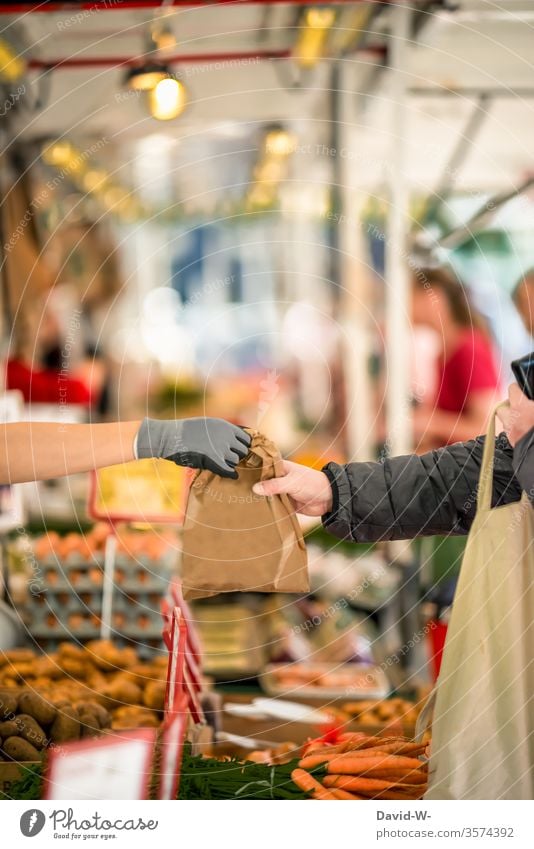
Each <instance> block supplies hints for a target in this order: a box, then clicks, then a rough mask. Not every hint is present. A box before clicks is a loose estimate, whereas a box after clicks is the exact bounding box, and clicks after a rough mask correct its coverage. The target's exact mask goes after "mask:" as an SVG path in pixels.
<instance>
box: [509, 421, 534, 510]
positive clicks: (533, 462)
mask: <svg viewBox="0 0 534 849" xmlns="http://www.w3.org/2000/svg"><path fill="white" fill-rule="evenodd" d="M513 467H514V472H515V476H516V478H517V480H518V481H519V483H520V485H521V489H523V490H524V491H525V492H526V494H527V495H528V497H529V498H530V500H531V502H532V503H533V504H534V427H533V428H531V429H530V430H529V431H528V433H525V435H524V436H522V437H521V439H520V440H519V441H518V442H516V444H515V447H514V457H513Z"/></svg>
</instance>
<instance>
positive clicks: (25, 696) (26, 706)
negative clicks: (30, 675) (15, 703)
mask: <svg viewBox="0 0 534 849" xmlns="http://www.w3.org/2000/svg"><path fill="white" fill-rule="evenodd" d="M19 710H20V711H21V712H22V713H27V714H28V715H29V716H33V718H34V719H36V720H37V722H38V723H39V725H50V723H51V722H53V721H54V717H55V715H56V708H55V707H54V705H53V704H50V702H49V701H48V700H46V699H44V698H43V697H42V696H41V695H39V693H31V692H30V691H29V690H28V691H26V692H24V693H21V695H20V698H19Z"/></svg>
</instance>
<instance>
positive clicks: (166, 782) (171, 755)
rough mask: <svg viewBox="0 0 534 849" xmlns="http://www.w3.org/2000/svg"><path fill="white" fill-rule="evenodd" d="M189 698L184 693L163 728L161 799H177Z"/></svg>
mask: <svg viewBox="0 0 534 849" xmlns="http://www.w3.org/2000/svg"><path fill="white" fill-rule="evenodd" d="M187 720H188V713H187V699H186V697H185V696H184V695H183V694H182V696H181V697H180V699H179V702H178V704H177V705H176V706H175V708H174V712H173V713H172V714H171V715H170V716H169V719H168V720H167V721H166V723H165V726H164V728H163V738H162V747H161V775H160V782H159V798H160V799H176V795H177V793H178V787H179V784H180V772H181V767H182V749H183V745H184V739H185V734H186V731H187Z"/></svg>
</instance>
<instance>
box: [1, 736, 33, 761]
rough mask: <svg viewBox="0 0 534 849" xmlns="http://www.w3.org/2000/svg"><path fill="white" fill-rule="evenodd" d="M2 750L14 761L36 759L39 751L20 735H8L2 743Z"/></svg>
mask: <svg viewBox="0 0 534 849" xmlns="http://www.w3.org/2000/svg"><path fill="white" fill-rule="evenodd" d="M2 750H3V751H4V752H5V754H6V755H7V756H8V757H10V758H12V759H13V760H14V761H38V760H39V752H38V751H37V749H36V748H35V746H32V744H31V743H28V741H27V740H23V739H22V738H21V737H8V738H7V740H4V742H3V744H2Z"/></svg>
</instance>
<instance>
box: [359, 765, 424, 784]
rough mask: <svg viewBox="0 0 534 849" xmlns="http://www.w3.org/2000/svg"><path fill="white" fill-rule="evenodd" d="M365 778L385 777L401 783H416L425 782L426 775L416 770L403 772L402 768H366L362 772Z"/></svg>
mask: <svg viewBox="0 0 534 849" xmlns="http://www.w3.org/2000/svg"><path fill="white" fill-rule="evenodd" d="M364 775H365V776H366V777H367V778H387V779H389V780H391V781H399V782H402V784H410V785H418V784H426V783H427V781H428V776H427V775H426V773H424V772H421V773H418V772H417V771H416V770H412V771H410V772H403V771H402V770H394V769H380V768H377V769H368V770H366V772H365V773H364Z"/></svg>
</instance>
